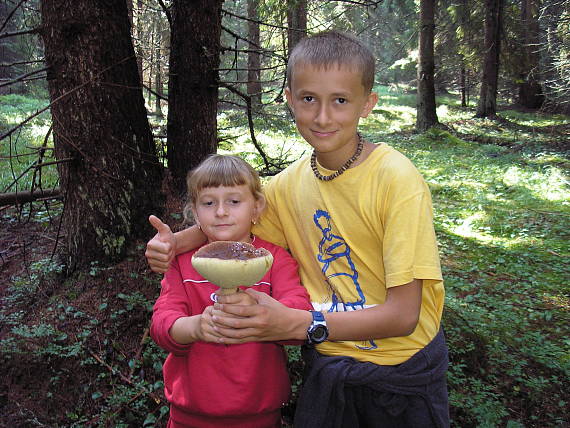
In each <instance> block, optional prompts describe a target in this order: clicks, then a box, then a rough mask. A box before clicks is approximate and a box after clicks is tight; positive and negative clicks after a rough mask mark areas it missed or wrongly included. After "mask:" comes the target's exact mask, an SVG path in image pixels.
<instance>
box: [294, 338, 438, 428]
mask: <svg viewBox="0 0 570 428" xmlns="http://www.w3.org/2000/svg"><path fill="white" fill-rule="evenodd" d="M303 358H304V360H305V363H306V364H307V369H308V376H307V377H306V379H305V381H304V384H303V388H302V390H301V394H300V396H299V400H298V403H297V409H296V413H295V427H296V428H313V427H314V428H328V427H335V428H337V427H339V428H340V427H342V423H343V417H344V416H345V415H344V412H346V411H351V410H350V409H353V407H351V406H346V403H345V386H347V387H350V386H366V387H368V388H371V389H372V390H374V391H377V392H378V394H380V395H381V397H379V398H380V400H379V402H380V403H381V404H380V405H382V406H383V407H385V409H386V411H387V413H388V414H390V415H392V416H396V415H398V414H401V413H403V412H404V411H406V409H407V407H408V397H410V396H415V397H421V398H423V400H425V402H426V403H427V407H428V409H429V414H426V415H425V416H422V415H415V417H414V419H415V420H418V417H419V418H420V420H421V419H422V418H424V419H425V425H424V424H423V423H422V426H433V427H443V428H445V427H448V426H449V409H448V405H447V387H446V381H445V375H446V371H447V366H448V354H447V345H446V343H445V337H444V334H443V331H442V330H440V331H439V333H438V334H437V335H436V336H435V337H434V338H433V340H432V341H431V342H430V343H428V344H427V345H426V347H425V348H424V349H422V350H420V351H418V352H417V353H416V354H414V355H413V356H412V357H411V358H410V359H409V360H407V361H405V362H404V363H402V364H398V365H396V366H380V365H377V364H373V363H370V362H360V361H357V360H355V359H354V358H351V357H330V356H324V355H321V354H319V353H318V352H317V351H316V350H315V349H314V348H312V347H304V348H303ZM436 396H437V397H436ZM436 398H439V399H436ZM409 411H412V410H409Z"/></svg>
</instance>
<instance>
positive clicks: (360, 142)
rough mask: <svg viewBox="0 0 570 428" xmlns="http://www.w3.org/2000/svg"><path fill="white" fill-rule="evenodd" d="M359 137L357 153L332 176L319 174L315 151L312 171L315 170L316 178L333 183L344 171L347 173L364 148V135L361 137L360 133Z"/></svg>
mask: <svg viewBox="0 0 570 428" xmlns="http://www.w3.org/2000/svg"><path fill="white" fill-rule="evenodd" d="M357 135H358V145H357V146H356V151H355V152H354V154H353V155H352V157H351V158H350V159H349V160H347V161H346V163H345V164H344V165H343V166H341V167H340V168H339V169H337V170H336V171H335V172H334V173H332V174H331V175H322V174H321V173H320V172H319V170H318V168H317V152H315V151H314V150H313V154H312V155H311V169H312V170H313V173H314V174H315V177H317V178H318V179H319V180H322V181H331V180H334V179H335V178H337V177H338V176H339V175H341V174H342V173H343V172H344V171H346V170H347V169H348V168H349V167H350V165H352V164H353V163H354V161H355V160H356V159H358V157H359V156H360V154H361V153H362V149H363V147H364V141H363V140H362V135H360V132H359V133H358V134H357Z"/></svg>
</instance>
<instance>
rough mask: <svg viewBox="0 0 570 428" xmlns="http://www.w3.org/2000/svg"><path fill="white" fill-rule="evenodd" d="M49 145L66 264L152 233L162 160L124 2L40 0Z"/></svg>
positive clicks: (106, 255) (119, 250) (101, 257)
mask: <svg viewBox="0 0 570 428" xmlns="http://www.w3.org/2000/svg"><path fill="white" fill-rule="evenodd" d="M41 16H42V36H43V40H44V45H45V56H46V64H47V66H48V67H49V70H48V87H49V93H50V100H51V102H52V107H51V113H52V119H53V137H54V150H55V156H56V158H57V159H64V158H72V160H71V161H70V162H66V163H60V164H58V172H59V176H60V183H61V190H62V193H63V195H64V197H65V210H64V219H63V224H64V227H65V229H66V231H67V233H66V236H67V250H68V262H69V265H68V267H69V269H71V270H73V269H74V268H76V267H84V266H87V265H89V263H91V262H93V261H104V262H106V261H116V260H117V259H119V258H120V257H121V256H123V255H124V254H125V250H126V248H127V246H128V245H129V244H131V243H132V242H133V241H134V240H136V239H147V238H148V236H149V235H150V234H151V230H150V227H149V226H148V221H147V217H148V215H149V214H150V213H154V212H160V211H159V210H160V207H161V205H162V198H161V195H160V193H159V190H158V189H160V182H161V168H160V166H159V163H158V159H157V156H156V149H155V145H154V142H153V139H152V134H151V131H150V127H149V124H148V121H147V116H146V110H145V108H144V100H143V97H142V91H141V87H140V80H139V75H138V70H137V64H136V57H135V52H134V49H133V45H132V41H131V36H130V29H129V20H128V12H127V5H126V2H124V1H122V2H121V1H117V2H96V1H92V0H43V1H42V2H41Z"/></svg>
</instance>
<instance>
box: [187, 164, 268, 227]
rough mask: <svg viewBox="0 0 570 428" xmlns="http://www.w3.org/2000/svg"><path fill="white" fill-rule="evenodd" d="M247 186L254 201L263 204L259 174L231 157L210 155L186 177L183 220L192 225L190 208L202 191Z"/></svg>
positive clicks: (249, 166)
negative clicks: (186, 196)
mask: <svg viewBox="0 0 570 428" xmlns="http://www.w3.org/2000/svg"><path fill="white" fill-rule="evenodd" d="M244 184H245V185H247V186H248V187H249V190H250V191H251V194H252V195H253V197H254V198H255V199H256V200H262V201H263V202H265V197H264V196H263V191H262V189H261V181H260V180H259V174H258V173H257V171H256V170H255V169H253V167H252V166H251V165H250V164H248V163H247V162H246V161H244V160H243V159H241V158H239V157H237V156H231V155H218V154H214V155H210V156H208V157H207V158H206V159H204V160H203V161H202V163H200V165H198V166H197V167H196V168H194V169H193V170H191V171H190V172H189V173H188V176H187V177H186V185H187V191H188V201H187V202H186V205H185V206H184V210H183V214H184V219H185V220H186V222H188V223H194V218H193V215H192V208H194V206H195V205H196V199H197V198H198V194H199V193H200V191H201V190H202V189H205V188H207V187H219V186H225V187H232V186H241V185H244Z"/></svg>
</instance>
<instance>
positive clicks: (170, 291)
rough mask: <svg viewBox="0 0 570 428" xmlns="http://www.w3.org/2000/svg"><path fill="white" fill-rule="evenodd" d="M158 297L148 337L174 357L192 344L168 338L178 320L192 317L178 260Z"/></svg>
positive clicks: (165, 276)
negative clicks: (180, 342)
mask: <svg viewBox="0 0 570 428" xmlns="http://www.w3.org/2000/svg"><path fill="white" fill-rule="evenodd" d="M161 286H162V287H161V290H160V296H159V297H158V299H157V301H156V303H155V304H154V308H153V314H152V323H151V327H150V335H151V337H152V338H153V339H154V341H155V342H156V343H157V344H158V346H160V347H161V348H162V349H164V350H165V351H168V352H171V353H173V354H174V355H182V354H184V353H185V352H187V351H188V350H189V349H190V348H191V347H192V344H191V343H190V344H186V345H181V344H179V343H177V342H175V341H174V340H173V339H172V337H171V336H170V332H169V331H170V328H171V327H172V324H174V321H176V320H177V319H178V318H182V317H187V316H190V315H193V313H192V307H191V305H190V301H189V299H188V296H187V295H186V291H185V288H184V283H183V281H182V275H181V274H180V265H179V263H178V258H175V259H174V260H173V261H172V263H171V265H170V268H169V269H168V271H167V272H166V273H165V274H164V278H163V279H162V283H161Z"/></svg>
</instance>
